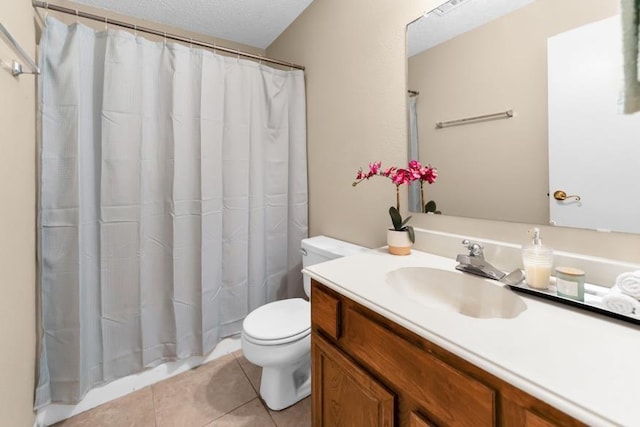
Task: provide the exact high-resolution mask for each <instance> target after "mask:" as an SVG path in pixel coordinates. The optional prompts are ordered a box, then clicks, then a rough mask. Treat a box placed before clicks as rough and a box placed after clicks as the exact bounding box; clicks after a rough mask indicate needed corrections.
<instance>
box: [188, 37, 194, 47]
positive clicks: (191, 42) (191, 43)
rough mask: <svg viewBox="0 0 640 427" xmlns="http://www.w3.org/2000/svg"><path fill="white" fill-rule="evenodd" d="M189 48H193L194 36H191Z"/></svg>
mask: <svg viewBox="0 0 640 427" xmlns="http://www.w3.org/2000/svg"><path fill="white" fill-rule="evenodd" d="M189 49H193V37H189Z"/></svg>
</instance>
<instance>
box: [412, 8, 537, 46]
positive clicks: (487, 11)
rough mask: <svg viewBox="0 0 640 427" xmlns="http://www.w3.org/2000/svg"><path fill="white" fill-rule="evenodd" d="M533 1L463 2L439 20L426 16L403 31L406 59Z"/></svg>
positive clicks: (431, 14)
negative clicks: (406, 39) (406, 52)
mask: <svg viewBox="0 0 640 427" xmlns="http://www.w3.org/2000/svg"><path fill="white" fill-rule="evenodd" d="M457 1H460V0H457ZM533 1H535V0H464V1H460V3H461V4H460V5H459V6H458V7H456V8H452V9H451V10H449V11H448V12H447V13H445V14H443V15H441V16H438V15H437V14H436V13H433V12H432V13H429V14H428V15H425V16H424V17H422V18H420V19H418V20H417V21H414V22H413V23H411V25H409V27H408V28H407V38H408V48H407V49H408V55H409V56H410V57H411V56H413V55H416V54H418V53H420V52H423V51H425V50H427V49H429V48H431V47H433V46H436V45H438V44H440V43H442V42H445V41H447V40H450V39H452V38H454V37H456V36H457V35H460V34H462V33H465V32H467V31H469V30H472V29H474V28H477V27H479V26H481V25H483V24H486V23H487V22H489V21H492V20H494V19H496V18H499V17H501V16H503V15H506V14H508V13H510V12H513V11H514V10H516V9H519V8H521V7H523V6H526V5H527V4H529V3H532V2H533ZM452 2H456V0H453V1H452ZM447 3H451V2H447ZM443 4H444V3H443ZM434 11H435V9H434Z"/></svg>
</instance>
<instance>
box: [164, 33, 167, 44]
mask: <svg viewBox="0 0 640 427" xmlns="http://www.w3.org/2000/svg"><path fill="white" fill-rule="evenodd" d="M164 44H165V46H166V45H167V32H166V31H165V32H164Z"/></svg>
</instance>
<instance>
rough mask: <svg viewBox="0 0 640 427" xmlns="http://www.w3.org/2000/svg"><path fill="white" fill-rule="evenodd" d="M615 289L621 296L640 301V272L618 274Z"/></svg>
mask: <svg viewBox="0 0 640 427" xmlns="http://www.w3.org/2000/svg"><path fill="white" fill-rule="evenodd" d="M616 287H617V288H618V289H620V292H622V293H623V294H627V295H629V296H631V297H634V298H635V299H637V300H640V270H638V271H631V272H629V273H622V274H620V275H619V276H618V277H617V278H616Z"/></svg>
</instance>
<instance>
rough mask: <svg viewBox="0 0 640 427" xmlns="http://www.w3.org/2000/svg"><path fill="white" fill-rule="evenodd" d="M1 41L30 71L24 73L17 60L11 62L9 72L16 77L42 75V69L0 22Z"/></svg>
mask: <svg viewBox="0 0 640 427" xmlns="http://www.w3.org/2000/svg"><path fill="white" fill-rule="evenodd" d="M0 39H2V40H4V42H5V43H6V44H7V46H9V47H10V48H11V50H13V51H14V52H15V54H16V55H18V57H19V59H20V60H22V62H24V63H25V64H26V65H27V66H28V67H29V69H30V71H23V69H22V64H21V63H19V62H18V61H16V60H13V61H11V64H8V65H9V67H8V68H9V71H10V72H11V74H13V75H14V76H19V75H20V74H40V69H39V68H38V66H37V65H36V63H35V62H34V61H33V60H32V59H31V58H29V55H28V54H27V52H25V51H24V49H22V47H20V45H19V44H18V42H17V41H16V39H14V38H13V36H12V35H11V34H10V33H9V31H8V30H7V29H6V28H5V26H4V25H2V23H1V22H0ZM0 62H2V61H0Z"/></svg>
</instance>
